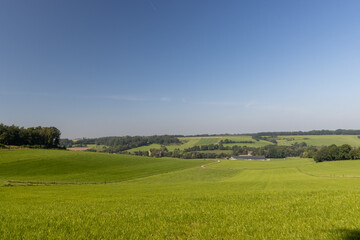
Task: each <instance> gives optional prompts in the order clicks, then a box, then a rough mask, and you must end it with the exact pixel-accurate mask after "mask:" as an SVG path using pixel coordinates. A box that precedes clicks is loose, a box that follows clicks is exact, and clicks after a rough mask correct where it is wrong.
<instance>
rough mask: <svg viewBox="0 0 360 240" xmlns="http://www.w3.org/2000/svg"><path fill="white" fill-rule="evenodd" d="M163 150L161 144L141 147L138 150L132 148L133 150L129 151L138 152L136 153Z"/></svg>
mask: <svg viewBox="0 0 360 240" xmlns="http://www.w3.org/2000/svg"><path fill="white" fill-rule="evenodd" d="M160 148H161V145H160V144H155V143H154V144H151V145H148V146H141V147H137V148H132V149H129V150H127V151H129V152H136V151H150V149H160Z"/></svg>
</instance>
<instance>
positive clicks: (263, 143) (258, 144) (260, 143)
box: [222, 136, 274, 147]
mask: <svg viewBox="0 0 360 240" xmlns="http://www.w3.org/2000/svg"><path fill="white" fill-rule="evenodd" d="M222 139H223V140H225V139H229V140H232V141H239V142H241V141H252V142H254V143H228V144H224V146H231V147H232V146H235V145H237V146H248V147H263V146H266V145H273V144H274V143H272V142H268V141H264V140H259V141H256V140H254V139H253V138H252V137H251V136H223V137H222Z"/></svg>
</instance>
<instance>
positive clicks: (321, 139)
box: [276, 135, 360, 147]
mask: <svg viewBox="0 0 360 240" xmlns="http://www.w3.org/2000/svg"><path fill="white" fill-rule="evenodd" d="M276 141H277V142H278V144H279V145H288V146H289V145H291V144H294V143H296V142H297V143H301V142H305V143H306V144H307V145H312V146H329V145H331V144H335V145H338V146H339V145H343V144H349V145H350V146H354V147H355V146H360V139H359V138H358V136H355V135H303V136H280V137H278V139H277V140H276Z"/></svg>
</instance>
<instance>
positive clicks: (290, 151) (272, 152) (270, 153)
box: [123, 143, 319, 158]
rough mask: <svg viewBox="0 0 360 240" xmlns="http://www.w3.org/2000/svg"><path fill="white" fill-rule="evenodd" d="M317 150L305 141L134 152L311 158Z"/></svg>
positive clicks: (190, 156)
mask: <svg viewBox="0 0 360 240" xmlns="http://www.w3.org/2000/svg"><path fill="white" fill-rule="evenodd" d="M212 150H231V152H229V151H224V152H221V151H219V152H214V151H212ZM318 151H319V148H318V147H315V146H307V145H306V143H295V144H293V145H291V146H278V145H268V146H264V147H248V146H237V145H235V146H232V147H229V146H223V145H222V144H209V145H202V146H194V147H191V148H187V149H184V150H180V149H175V150H174V151H172V152H169V151H168V150H167V149H166V147H165V146H162V147H161V148H159V149H150V151H136V152H134V153H129V152H123V153H128V154H135V155H140V156H150V157H176V158H225V157H231V156H234V155H235V156H237V155H244V154H248V153H249V152H251V153H252V155H263V156H265V157H267V158H285V157H306V158H312V157H314V156H315V154H316V153H317V152H318Z"/></svg>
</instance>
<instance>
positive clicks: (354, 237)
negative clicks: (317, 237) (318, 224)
mask: <svg viewBox="0 0 360 240" xmlns="http://www.w3.org/2000/svg"><path fill="white" fill-rule="evenodd" d="M337 232H338V233H339V235H340V239H343V240H360V230H358V229H345V228H342V229H338V230H337Z"/></svg>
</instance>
